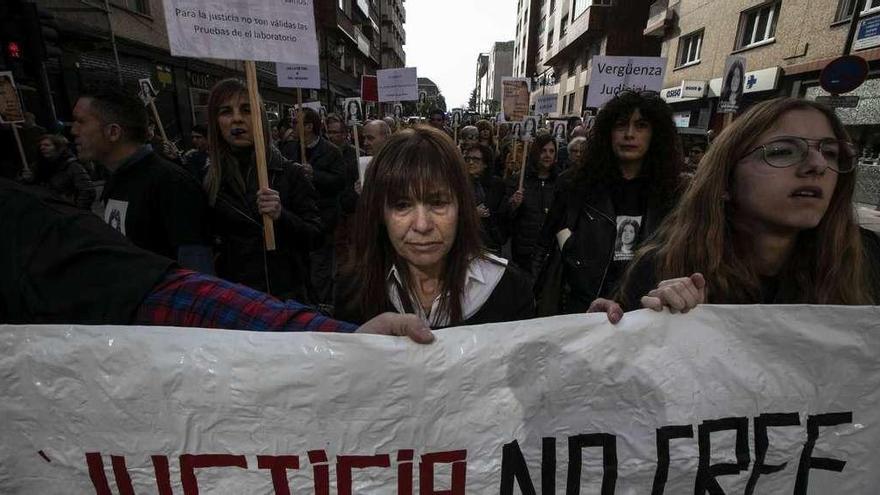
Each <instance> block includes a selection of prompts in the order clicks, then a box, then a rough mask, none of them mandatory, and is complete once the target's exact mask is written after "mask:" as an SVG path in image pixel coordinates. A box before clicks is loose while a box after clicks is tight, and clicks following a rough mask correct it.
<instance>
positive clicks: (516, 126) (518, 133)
mask: <svg viewBox="0 0 880 495" xmlns="http://www.w3.org/2000/svg"><path fill="white" fill-rule="evenodd" d="M510 135H511V136H513V137H514V139H522V123H521V122H514V123H513V126H512V127H511V128H510Z"/></svg>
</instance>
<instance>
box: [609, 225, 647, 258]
mask: <svg viewBox="0 0 880 495" xmlns="http://www.w3.org/2000/svg"><path fill="white" fill-rule="evenodd" d="M641 226H642V217H640V216H639V217H634V216H627V215H621V216H618V217H617V241H616V242H615V243H614V261H629V260H631V259H633V256H635V247H636V240H637V239H638V237H639V229H640V228H641Z"/></svg>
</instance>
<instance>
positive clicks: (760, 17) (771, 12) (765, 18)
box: [736, 1, 779, 49]
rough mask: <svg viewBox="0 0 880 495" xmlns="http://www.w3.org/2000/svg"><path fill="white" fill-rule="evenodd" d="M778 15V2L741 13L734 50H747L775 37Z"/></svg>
mask: <svg viewBox="0 0 880 495" xmlns="http://www.w3.org/2000/svg"><path fill="white" fill-rule="evenodd" d="M778 13H779V2H778V1H777V2H773V3H769V4H766V5H762V6H760V7H757V8H754V9H752V10H747V11H745V12H743V13H742V16H741V17H740V22H739V25H740V31H739V34H740V35H739V42H738V43H737V45H736V48H737V49H740V48H747V47H749V46H752V45H757V44H758V43H764V42H766V41H770V40H772V39H773V37H774V36H776V19H777V17H778Z"/></svg>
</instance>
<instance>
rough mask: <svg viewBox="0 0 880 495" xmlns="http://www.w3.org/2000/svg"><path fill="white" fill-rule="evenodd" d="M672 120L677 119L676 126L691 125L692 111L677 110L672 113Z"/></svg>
mask: <svg viewBox="0 0 880 495" xmlns="http://www.w3.org/2000/svg"><path fill="white" fill-rule="evenodd" d="M672 120H674V121H675V127H690V126H691V112H690V110H688V111H686V112H675V113H674V114H673V115H672Z"/></svg>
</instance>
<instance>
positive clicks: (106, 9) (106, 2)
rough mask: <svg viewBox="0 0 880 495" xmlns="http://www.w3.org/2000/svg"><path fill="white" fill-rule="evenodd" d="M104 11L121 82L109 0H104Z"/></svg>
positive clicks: (117, 73) (120, 68)
mask: <svg viewBox="0 0 880 495" xmlns="http://www.w3.org/2000/svg"><path fill="white" fill-rule="evenodd" d="M104 12H105V13H106V14H107V27H108V28H110V45H112V46H113V58H114V59H115V60H116V76H117V77H118V78H119V84H120V85H121V84H122V67H120V65H119V50H118V49H117V48H116V33H114V32H113V20H112V19H111V18H110V0H104Z"/></svg>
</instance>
